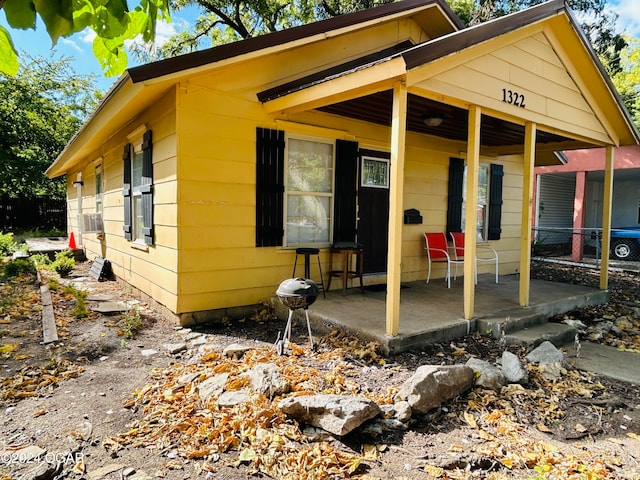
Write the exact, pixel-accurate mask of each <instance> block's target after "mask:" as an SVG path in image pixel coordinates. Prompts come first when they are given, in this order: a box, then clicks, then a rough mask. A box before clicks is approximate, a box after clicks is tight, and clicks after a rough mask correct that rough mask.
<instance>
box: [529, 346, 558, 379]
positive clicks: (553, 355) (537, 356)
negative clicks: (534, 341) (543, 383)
mask: <svg viewBox="0 0 640 480" xmlns="http://www.w3.org/2000/svg"><path fill="white" fill-rule="evenodd" d="M526 358H527V360H529V361H530V362H533V363H537V364H538V365H539V368H540V373H541V374H542V376H543V377H544V378H546V379H547V380H557V379H558V378H560V377H562V363H563V362H564V354H563V353H562V352H561V351H560V350H558V349H557V348H556V346H555V345H554V344H553V343H551V342H549V341H546V342H542V343H541V344H540V345H539V346H538V347H537V348H536V349H534V350H532V351H531V352H530V353H529V355H527V357H526Z"/></svg>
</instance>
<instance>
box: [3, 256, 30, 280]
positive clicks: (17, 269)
mask: <svg viewBox="0 0 640 480" xmlns="http://www.w3.org/2000/svg"><path fill="white" fill-rule="evenodd" d="M23 274H25V275H35V274H36V267H35V265H34V264H33V262H32V261H31V260H29V259H26V258H18V259H16V260H11V261H10V262H8V263H7V264H6V265H5V266H4V276H5V277H6V278H15V277H17V276H19V275H23Z"/></svg>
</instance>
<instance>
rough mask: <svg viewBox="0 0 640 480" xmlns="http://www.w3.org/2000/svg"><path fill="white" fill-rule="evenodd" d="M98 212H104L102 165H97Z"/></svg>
mask: <svg viewBox="0 0 640 480" xmlns="http://www.w3.org/2000/svg"><path fill="white" fill-rule="evenodd" d="M96 213H100V214H102V165H97V166H96Z"/></svg>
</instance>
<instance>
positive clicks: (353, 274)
mask: <svg viewBox="0 0 640 480" xmlns="http://www.w3.org/2000/svg"><path fill="white" fill-rule="evenodd" d="M329 253H330V254H329V284H328V285H327V290H329V289H330V288H331V279H332V278H333V277H339V278H342V294H343V295H344V294H345V293H346V291H347V280H349V279H351V278H359V279H360V291H362V292H363V293H364V285H363V284H362V272H363V263H364V250H363V249H362V247H360V246H356V245H354V246H348V247H347V246H333V247H331V249H330V251H329ZM335 255H339V256H341V257H342V270H334V269H333V257H334V256H335ZM354 255H355V257H356V267H355V269H354V270H352V269H350V262H351V258H352V256H354Z"/></svg>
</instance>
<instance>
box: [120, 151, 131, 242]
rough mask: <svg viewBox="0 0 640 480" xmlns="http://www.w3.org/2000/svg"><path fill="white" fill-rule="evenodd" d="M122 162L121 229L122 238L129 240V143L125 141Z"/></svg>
mask: <svg viewBox="0 0 640 480" xmlns="http://www.w3.org/2000/svg"><path fill="white" fill-rule="evenodd" d="M122 164H123V168H124V175H123V178H122V196H123V197H124V202H123V203H124V225H123V226H122V230H123V231H124V238H126V239H127V240H131V239H132V238H133V237H132V230H131V206H132V205H131V144H130V143H127V144H126V145H125V146H124V152H122Z"/></svg>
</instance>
